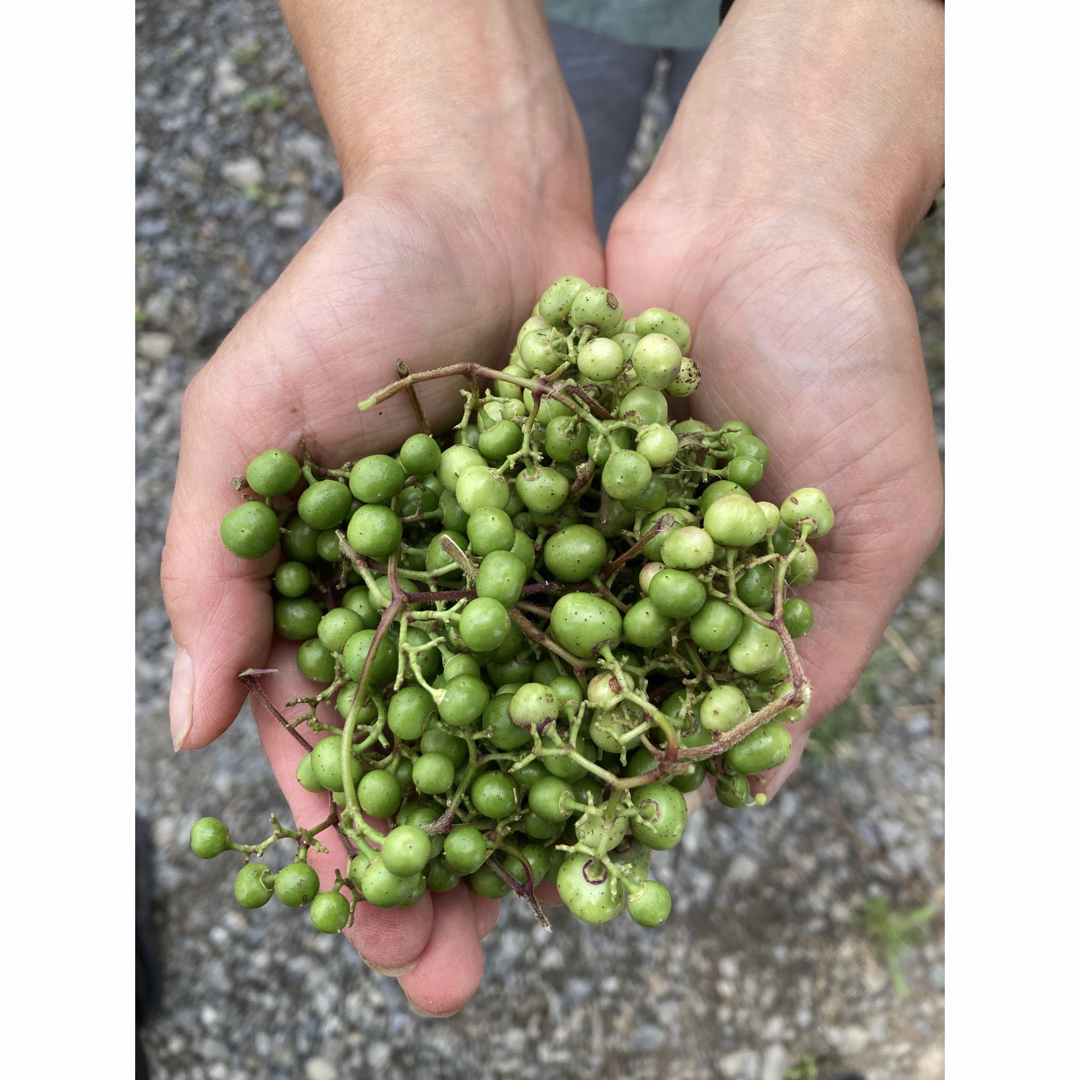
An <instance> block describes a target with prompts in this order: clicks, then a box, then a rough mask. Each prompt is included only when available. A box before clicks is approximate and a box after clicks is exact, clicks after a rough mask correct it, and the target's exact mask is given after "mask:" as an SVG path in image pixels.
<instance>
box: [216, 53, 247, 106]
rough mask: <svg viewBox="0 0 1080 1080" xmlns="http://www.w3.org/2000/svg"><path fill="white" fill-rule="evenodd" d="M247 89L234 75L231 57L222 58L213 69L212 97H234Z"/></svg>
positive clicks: (234, 68) (245, 84) (235, 74)
mask: <svg viewBox="0 0 1080 1080" xmlns="http://www.w3.org/2000/svg"><path fill="white" fill-rule="evenodd" d="M246 89H247V83H246V82H245V81H244V80H243V79H241V78H240V76H239V75H237V73H236V65H235V64H234V63H233V60H232V57H231V56H223V57H222V58H221V59H220V60H219V61H218V62H217V64H216V65H215V67H214V97H215V98H223V97H235V96H236V95H237V94H240V93H242V92H243V91H244V90H246Z"/></svg>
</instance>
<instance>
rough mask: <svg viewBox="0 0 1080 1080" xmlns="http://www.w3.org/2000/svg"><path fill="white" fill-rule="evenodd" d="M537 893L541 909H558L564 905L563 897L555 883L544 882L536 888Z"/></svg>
mask: <svg viewBox="0 0 1080 1080" xmlns="http://www.w3.org/2000/svg"><path fill="white" fill-rule="evenodd" d="M535 892H536V899H537V900H539V901H540V905H541V907H558V905H559V904H561V903H562V897H561V896H560V895H559V889H558V886H557V885H556V884H555V882H554V881H542V882H541V883H540V884H539V885H537V886H536V889H535Z"/></svg>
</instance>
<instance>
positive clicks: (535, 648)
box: [191, 277, 833, 933]
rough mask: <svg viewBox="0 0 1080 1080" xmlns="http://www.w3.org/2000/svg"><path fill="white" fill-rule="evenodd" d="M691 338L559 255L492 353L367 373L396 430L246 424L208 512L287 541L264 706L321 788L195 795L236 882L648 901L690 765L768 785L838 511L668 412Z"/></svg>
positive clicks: (764, 455)
mask: <svg viewBox="0 0 1080 1080" xmlns="http://www.w3.org/2000/svg"><path fill="white" fill-rule="evenodd" d="M690 341H691V338H690V330H689V327H688V326H687V324H686V323H685V322H684V321H683V320H682V319H681V318H680V317H679V316H678V315H675V314H673V313H672V312H670V311H665V310H663V309H661V308H649V309H648V310H646V311H643V312H642V313H641V314H640V315H638V316H637V317H636V318H632V319H624V317H623V310H622V305H621V304H620V303H619V301H618V299H617V298H616V297H615V296H614V295H613V294H612V293H610V292H608V291H607V290H606V289H604V288H600V287H596V286H590V285H589V284H588V283H587V282H585V281H583V280H582V279H581V278H577V277H564V278H560V279H559V280H558V281H556V282H554V284H552V285H551V286H550V287H549V288H548V289H547V290H546V291H545V292H544V294H543V296H542V297H541V298H540V301H539V303H538V304H537V305H536V307H535V309H534V311H533V315H532V317H531V318H530V319H528V320H527V321H526V323H525V324H524V325H523V326H522V327H521V330H520V332H519V334H518V338H517V347H516V348H515V349H514V351H513V352H512V353H511V355H510V359H509V363H508V364H507V365H506V366H505V367H504V368H502V369H501V370H490V369H488V368H485V367H482V366H480V365H478V364H474V363H462V364H456V365H453V366H451V367H448V368H443V369H440V370H438V371H430V372H424V373H419V374H415V375H410V374H408V372H407V371H405V370H403V369H401V368H400V367H399V371H398V374H399V379H398V380H397V381H396V382H395V383H393V384H392V385H390V386H388V387H387V388H386V389H384V390H382V391H380V392H379V393H378V394H375V395H374V396H373V397H371V398H369V399H368V400H366V401H364V402H361V403H360V406H359V407H360V408H361V409H366V408H370V407H372V406H373V405H376V404H378V403H380V402H382V401H385V400H386V399H387V398H389V397H391V396H393V395H394V394H397V393H407V394H408V395H409V397H410V400H411V401H412V404H413V407H414V409H415V412H416V416H417V424H418V426H419V427H420V428H421V429H422V430H421V431H420V432H419V433H417V434H415V435H413V436H411V437H410V438H409V439H407V440H406V442H405V443H404V445H403V446H402V447H401V448H400V450H399V452H398V453H397V454H396V455H393V456H390V455H386V454H373V455H371V456H369V457H365V458H363V459H361V460H360V461H357V462H355V463H349V464H346V465H344V466H343V467H342V468H336V469H335V468H321V467H319V466H317V465H316V464H315V463H314V462H312V461H311V460H310V458H308V457H307V455H306V452H305V454H304V460H303V462H300V461H297V459H296V458H294V457H293V456H292V455H291V454H289V453H287V452H286V451H284V450H279V449H275V450H267V451H266V452H265V453H263V454H260V455H259V456H258V457H257V458H256V459H255V460H254V461H252V462H251V463H250V465H249V466H248V468H247V474H246V478H243V479H241V478H237V480H236V481H234V486H236V487H237V488H238V489H239V490H241V491H242V492H243V493H244V494H245V495H246V496H248V498H247V501H244V502H242V503H241V504H240V505H239V506H238V507H236V509H234V510H232V511H231V512H230V513H229V514H228V515H227V516H226V518H225V520H224V521H223V522H222V525H221V538H222V541H223V542H224V544H225V546H226V547H227V548H228V549H229V551H231V552H233V553H234V554H235V555H238V556H240V557H242V558H247V559H259V558H263V557H264V556H267V555H269V554H270V553H271V552H272V551H275V550H276V549H277V547H278V545H279V544H280V549H281V560H280V565H278V566H277V569H276V570H275V571H274V574H273V581H274V591H275V603H274V626H275V630H276V631H277V633H278V634H279V635H281V636H282V637H284V638H287V639H289V640H294V641H297V642H299V643H300V644H299V648H298V651H297V653H296V663H297V666H298V667H299V669H300V671H301V672H303V674H304V675H305V676H307V677H308V678H309V679H311V680H313V681H314V682H315V683H317V684H321V685H322V689H320V690H319V691H318V692H317V693H314V694H312V695H311V696H308V697H303V698H299V699H297V700H296V701H294V702H289V703H288V707H290V708H291V707H297V706H302V707H303V708H302V711H299V712H298V713H297V714H296V715H295V716H293V717H292V718H291V719H286V717H285V715H284V714H283V713H281V712H279V711H277V710H276V709H273V711H274V712H275V714H276V715H277V717H278V719H279V720H280V722H281V723H282V724H283V725H285V726H286V727H287V728H288V729H289V730H290V731H291V732H292V734H293V736H294V737H295V738H296V739H297V740H298V741H300V742H303V743H304V745H305V747H306V748H307V753H305V755H304V757H303V758H302V760H301V761H300V764H299V767H298V768H297V771H296V776H297V780H298V781H299V783H300V784H301V785H302V786H303V787H304V788H305V789H306V790H308V791H312V792H322V791H326V792H329V797H328V799H327V810H328V814H327V817H326V820H325V821H323V822H322V823H320V824H319V825H318V826H316V827H314V828H312V829H308V830H299V831H291V830H288V829H285V828H284V827H283V826H281V824H280V823H279V822H278V821H277V819H276V818H273V819H272V821H273V824H274V833H273V835H272V836H271V837H270V838H268V839H267V840H265V841H263V842H262V843H261V844H254V845H243V844H237V843H234V842H233V841H232V840H231V838H230V836H229V833H228V830H227V829H226V827H225V826H224V825H223V824H222V823H221V822H220V821H217V820H216V819H213V818H203V819H202V820H200V821H199V822H197V823H196V824H195V826H194V827H193V829H192V834H191V845H192V849H193V850H194V852H195V853H196V854H197V855H199V856H201V857H203V858H209V857H212V856H214V855H217V854H219V853H220V852H222V851H224V850H226V849H231V850H236V851H241V852H243V853H244V856H245V864H244V866H243V868H242V869H241V871H240V873H239V875H238V877H237V880H236V897H237V899H238V900H239V902H240V903H241V904H243V905H244V906H246V907H259V906H261V905H263V904H265V903H267V902H268V901H269V900H270V898H271V896H276V897H277V898H278V899H279V900H280V901H281V902H282V903H284V904H286V905H287V906H290V907H297V906H300V905H303V904H308V903H310V905H311V919H312V922H313V923H314V925H315V926H317V927H318V928H319V929H320V930H324V931H326V932H328V933H333V932H336V931H338V930H341V929H342V928H343V927H345V926H347V925H348V924H349V923H350V921H351V919H352V918H353V913H354V909H355V906H356V904H357V903H358V902H359V901H361V900H363V901H366V902H368V903H371V904H375V905H378V906H380V907H391V906H398V905H404V906H407V905H410V904H413V903H415V902H416V901H417V900H418V899H419V898H420V897H421V896H422V895H423V893H424V891H425V890H426V889H430V890H432V891H433V892H442V891H445V890H448V889H452V888H454V887H455V886H456V885H457V884H458V882H459V881H464V882H466V884H467V886H468V887H469V888H470V889H473V890H474V891H475V892H477V893H480V894H482V895H484V896H490V897H500V896H503V895H505V894H506V893H507V892H508V891H510V890H511V889H513V890H514V891H515V892H517V893H518V894H519V895H521V896H524V897H525V898H526V899H527V900H528V901H529V902H530V903H531V904H532V906H533V908H534V911H536V912H537V914H538V917H539V918H541V920H542V918H543V917H542V915H540V914H539V907H538V906H537V905H536V902H535V897H534V889H535V887H536V886H537V885H538V884H539V883H540V882H541V881H553V882H555V883H556V886H557V889H558V893H559V895H560V896H561V898H562V899H563V901H565V903H566V906H567V907H568V908H569V909H570V911H571V912H572V913H573V914H574V915H576V916H577V917H578V918H580V919H583V920H585V921H586V922H591V923H602V922H606V921H607V920H609V919H611V918H613V917H614V916H615V915H617V914H618V913H619V912H620V911H621V910H622V908H623V907H624V905H625V906H626V907H627V908H628V910H629V912H630V915H631V917H632V918H633V919H635V920H636V921H637V922H639V923H641V924H642V925H644V926H657V925H658V924H660V923H662V922H663V921H664V919H665V918H666V917H667V915H668V913H669V911H670V909H671V897H670V895H669V894H668V891H667V889H665V888H664V886H663V885H662V884H660V883H659V882H658V881H655V880H653V879H650V878H649V866H650V860H651V857H652V852H653V851H657V850H663V849H666V848H671V847H673V846H674V845H676V844H677V843H678V842H679V840H680V839H681V837H682V835H683V831H684V829H685V828H686V819H687V805H686V799H685V795H686V793H688V792H690V791H693V790H695V789H696V788H698V787H699V786H700V785H701V784H702V783H703V782H704V780H705V775H706V773H710V774H711V775H712V776H713V777H714V778H715V785H716V794H717V797H718V801H719V803H720V804H721V805H723V806H726V807H741V806H745V805H753V804H754V803H755V802H760V801H762V797H761V796H760V795H759V796H757V797H754V796H752V794H751V786H750V779H749V778H750V777H752V776H754V775H755V774H759V773H763V772H765V771H767V770H769V769H773V768H775V767H776V766H778V765H780V764H781V763H782V762H783V761H785V759H786V758H787V757H788V755H789V753H790V751H791V735H790V732H789V729H788V725H789V724H791V723H793V722H794V721H796V720H797V719H799V718H800V717H801V716H802V715H804V713H805V712H806V709H807V706H808V703H809V697H810V687H809V683H808V682H807V679H806V675H805V673H804V671H803V669H802V665H801V663H800V662H799V658H798V655H797V654H796V652H795V649H794V646H793V644H792V641H793V639H794V638H798V637H800V636H801V635H803V634H805V633H807V632H808V631H809V630H810V628H811V625H812V624H813V612H812V611H811V608H810V606H809V605H808V604H807V603H806V601H805V600H802V599H798V598H795V597H794V596H790V595H789V590H790V588H791V587H792V586H798V585H805V584H807V583H809V582H810V581H812V580H813V579H814V576H815V574H816V572H817V567H818V559H817V555H816V554H815V553H814V550H813V548H812V547H811V546H810V543H809V541H810V539H811V538H813V537H817V536H824V535H825V534H826V533H827V532H828V531H829V530H830V529H831V528H832V525H833V511H832V509H831V507H830V506H829V502H828V499H826V497H825V495H824V494H823V493H822V492H821V491H818V490H817V489H815V488H801V489H799V490H798V491H794V492H792V493H791V494H790V495H789V496H788V497H787V498H786V499H785V500H784V501H783V503H782V504H781V505H780V506H776V505H774V504H772V503H769V502H758V501H755V499H754V497H753V496H752V495H751V494H750V493H749V492H750V490H751V489H752V488H753V487H754V486H755V485H756V484H757V483H759V481H760V480H761V478H762V475H763V473H764V471H765V468H766V467H767V466H768V464H769V449H768V447H767V446H766V445H765V444H764V443H763V442H762V441H761V439H759V438H758V437H757V436H755V435H754V433H753V431H751V430H750V427H749V426H748V425H747V424H745V423H743V422H741V421H739V420H731V421H729V422H727V423H725V424H722V425H720V426H719V427H712V426H710V425H708V424H705V423H702V422H701V421H698V420H683V421H681V422H678V423H671V422H669V419H668V398H667V396H665V395H672V396H675V397H686V396H688V395H689V394H691V393H692V392H693V391H694V390H695V388H696V387H697V385H698V383H699V382H700V379H701V374H700V372H699V370H698V368H697V365H696V364H695V363H694V361H693V360H692V359H691V358H690V355H689V351H690ZM452 376H458V377H461V376H464V377H465V378H466V379H467V380H468V383H469V385H468V388H467V389H464V390H463V391H462V393H463V396H464V399H465V406H464V415H463V416H462V419H461V422H460V423H459V424H458V425H457V427H456V428H455V429H454V431H453V433H452V435H450V436H447V437H444V438H441V439H437V438H434V437H432V435H431V434H430V433H429V429H428V427H427V423H426V420H425V418H424V415H423V412H422V410H421V408H420V405H419V401H418V398H417V396H416V393H415V386H416V384H417V383H420V382H424V381H427V380H429V379H433V378H443V377H452ZM480 379H487V380H489V381H490V386H489V388H487V389H481V386H480V382H479V380H480ZM256 674H257V673H250V672H245V673H244V674H243V676H242V677H243V678H245V680H246V681H247V682H248V685H249V686H251V687H252V688H253V689H255V690H256V692H259V693H261V690H259V689H258V684H257V681H256ZM335 711H336V713H337V715H335ZM300 725H305V726H306V728H307V730H308V731H309V732H311V733H313V734H314V735H315V736H316V739H317V741H316V742H315V743H314V745H313V746H312V745H311V744H310V743H308V742H307V740H306V739H305V738H304V737H303V736H302V735H301V733H300V732H299V731H298V730H297V729H298V727H299V726H300ZM364 815H367V816H368V817H369V818H374V819H382V820H384V821H385V822H386V823H387V826H388V828H387V829H385V830H384V829H378V828H375V827H373V826H372V825H370V824H369V823H368V821H367V820H365V816H364ZM329 828H334V829H336V830H337V832H338V834H339V835H340V836H341V838H342V840H343V841H344V843H345V846H346V849H347V850H348V851H349V852H350V853H351V857H350V858H349V861H348V864H347V865H346V866H342V867H339V868H338V870H337V874H336V880H335V883H334V887H333V888H332V889H330V890H327V891H322V892H320V891H319V880H318V877H317V875H316V874H315V872H314V870H313V869H312V868H311V867H310V866H308V863H307V856H308V852H309V850H310V849H311V848H313V847H314V848H316V849H317V850H325V848H324V847H323V845H322V844H321V843H320V842H319V840H318V834H319V833H320V832H321V831H323V830H324V829H329ZM284 838H288V839H292V840H295V841H296V845H297V854H296V858H295V860H294V861H293V862H291V863H289V864H288V865H287V866H285V868H284V869H282V870H281V871H279V872H277V873H274V872H273V871H272V870H271V869H270V867H269V866H268V865H267V864H265V863H264V862H262V861H261V857H262V855H263V853H264V852H265V850H266V849H267V847H269V846H270V844H272V843H273V842H275V841H277V840H280V839H284Z"/></svg>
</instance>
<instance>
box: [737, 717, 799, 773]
mask: <svg viewBox="0 0 1080 1080" xmlns="http://www.w3.org/2000/svg"><path fill="white" fill-rule="evenodd" d="M790 755H791V732H790V731H788V729H787V728H786V727H785V726H784V725H783V724H780V723H777V721H775V720H769V721H768V722H767V723H765V724H762V725H761V727H759V728H756V729H755V730H754V731H751V732H750V734H749V735H747V736H746V738H745V739H743V740H742V742H737V743H736V744H735V745H734V746H733V747H732V748H731V749H730V750H729V751H728V752H727V753H726V754H725V755H724V767H725V768H726V769H729V770H731V771H732V772H737V773H745V774H757V773H763V772H768V771H769V769H775V768H776V767H777V766H778V765H783V764H784V762H785V761H787V759H788V757H790Z"/></svg>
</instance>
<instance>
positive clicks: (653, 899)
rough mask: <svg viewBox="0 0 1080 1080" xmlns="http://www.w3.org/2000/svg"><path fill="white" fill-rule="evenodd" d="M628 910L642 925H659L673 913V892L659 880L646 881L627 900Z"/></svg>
mask: <svg viewBox="0 0 1080 1080" xmlns="http://www.w3.org/2000/svg"><path fill="white" fill-rule="evenodd" d="M626 910H627V911H628V912H629V913H630V918H631V919H633V920H634V922H636V923H638V924H640V925H641V926H648V927H655V926H659V925H660V924H661V923H662V922H664V921H665V920H666V919H667V917H668V915H670V914H671V893H669V892H668V891H667V889H665V888H664V886H663V885H661V884H660V882H659V881H651V880H650V881H646V882H644V883H643V884H642V886H641V889H640V890H639V891H638V892H637V893H635V894H634V895H633V896H631V897H630V898H629V899H628V900H627V902H626Z"/></svg>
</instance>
